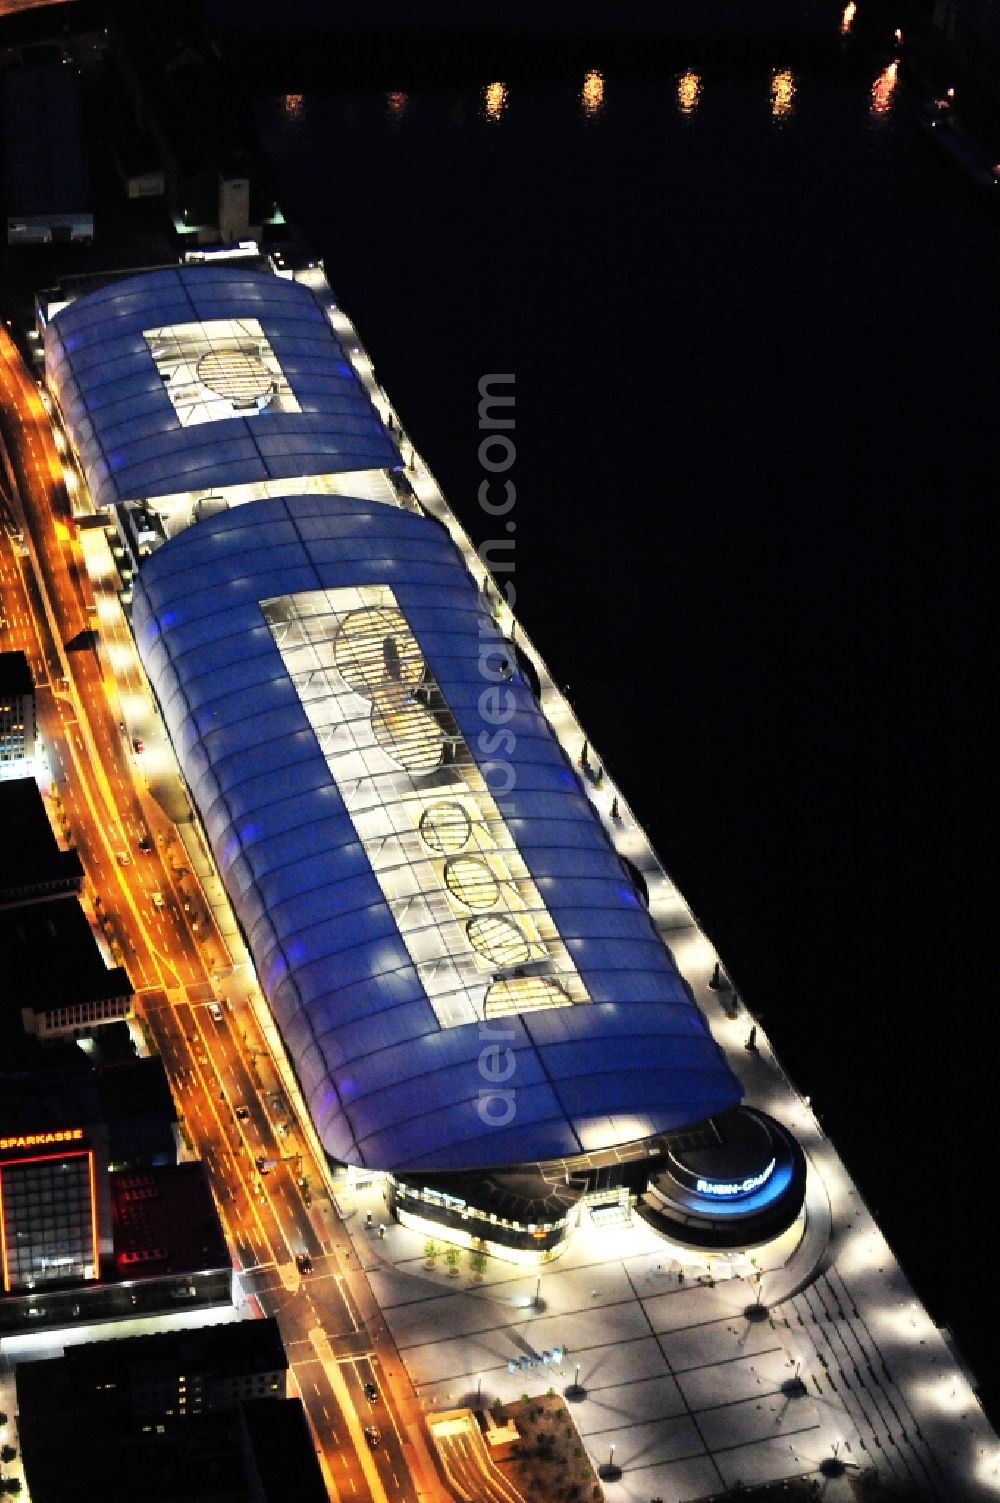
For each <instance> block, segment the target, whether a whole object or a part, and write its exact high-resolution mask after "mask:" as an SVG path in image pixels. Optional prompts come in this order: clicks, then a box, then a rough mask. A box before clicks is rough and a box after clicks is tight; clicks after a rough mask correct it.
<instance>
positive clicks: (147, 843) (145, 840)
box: [138, 835, 153, 852]
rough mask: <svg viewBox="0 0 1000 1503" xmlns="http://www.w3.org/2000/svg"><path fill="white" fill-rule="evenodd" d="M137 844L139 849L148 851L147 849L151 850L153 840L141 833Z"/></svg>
mask: <svg viewBox="0 0 1000 1503" xmlns="http://www.w3.org/2000/svg"><path fill="white" fill-rule="evenodd" d="M138 845H139V849H140V851H147V852H148V851H151V850H152V849H153V842H152V841H151V840H150V838H149V836H148V835H143V836H142V838H141V839H140V840H139V842H138Z"/></svg>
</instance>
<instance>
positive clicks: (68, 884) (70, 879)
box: [0, 653, 83, 907]
mask: <svg viewBox="0 0 1000 1503" xmlns="http://www.w3.org/2000/svg"><path fill="white" fill-rule="evenodd" d="M18 656H20V654H18V653H2V654H0V662H2V659H3V658H8V657H18ZM0 829H2V830H3V832H4V838H3V840H0V907H6V906H7V905H8V904H10V903H27V902H32V901H35V900H37V899H38V898H44V897H46V896H48V895H49V890H50V889H51V888H53V887H56V888H61V889H63V890H66V891H68V890H70V889H71V888H72V889H75V890H76V891H77V892H78V891H79V890H80V886H81V883H82V882H83V865H82V863H81V861H80V857H79V854H78V853H77V852H76V851H75V850H72V851H63V850H60V849H59V844H58V842H57V840H56V837H55V833H54V831H53V829H52V826H51V825H50V824H49V819H48V815H47V814H46V813H45V805H44V803H43V801H42V795H41V793H40V792H39V790H38V784H37V783H36V782H35V780H34V778H10V779H7V780H3V781H0Z"/></svg>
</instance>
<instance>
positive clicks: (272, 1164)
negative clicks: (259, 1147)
mask: <svg viewBox="0 0 1000 1503" xmlns="http://www.w3.org/2000/svg"><path fill="white" fill-rule="evenodd" d="M254 1163H255V1164H256V1165H257V1168H258V1169H259V1170H260V1172H261V1174H270V1172H271V1170H272V1169H276V1168H277V1167H278V1160H277V1159H269V1158H268V1157H267V1154H265V1153H259V1154H258V1155H257V1157H256V1158H255V1159H254Z"/></svg>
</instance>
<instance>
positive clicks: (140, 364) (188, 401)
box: [45, 262, 400, 507]
mask: <svg viewBox="0 0 1000 1503" xmlns="http://www.w3.org/2000/svg"><path fill="white" fill-rule="evenodd" d="M45 367H46V376H47V379H48V381H49V384H50V386H51V387H52V389H53V390H54V391H55V393H56V396H57V398H58V401H59V405H60V407H61V409H62V412H63V415H64V418H65V420H66V422H67V424H68V426H69V430H70V434H71V437H72V440H73V444H74V446H75V448H76V450H77V452H78V453H79V455H80V459H81V462H82V464H83V468H84V471H85V474H86V477H87V484H88V486H89V488H90V492H91V495H92V496H93V498H94V501H95V502H96V504H97V505H98V506H101V507H105V506H110V505H113V504H114V503H115V502H119V501H129V500H132V501H135V500H139V499H143V498H150V497H158V496H171V495H177V494H184V495H188V494H190V495H193V496H198V495H209V494H211V493H213V492H215V491H217V490H218V488H219V487H221V486H234V485H238V484H243V485H246V484H253V483H263V482H277V483H280V482H282V481H287V480H288V479H290V478H297V477H300V476H307V475H327V474H335V473H339V472H349V471H359V470H380V469H386V468H391V467H393V466H396V465H398V464H399V462H400V460H399V453H398V450H397V449H396V446H395V444H394V443H393V442H392V440H391V439H390V438H389V435H388V434H387V432H386V430H385V428H384V427H383V426H382V423H381V422H380V420H379V418H378V416H377V414H376V412H375V409H374V408H373V406H372V404H371V402H370V400H369V398H368V395H367V393H366V391H365V389H364V387H363V386H362V384H361V382H360V381H359V380H358V377H357V376H356V374H355V372H354V370H353V368H352V366H351V364H350V361H349V360H348V359H347V356H346V354H345V353H344V351H343V349H342V348H341V346H340V344H339V343H338V341H337V339H336V336H335V335H334V333H333V331H332V329H331V327H330V324H329V322H328V320H327V319H326V317H325V316H324V313H323V310H322V308H321V307H320V305H319V303H318V302H317V301H316V299H315V297H314V296H313V294H312V292H311V291H310V290H309V289H308V288H307V287H305V286H303V285H301V284H300V283H298V282H294V281H291V280H286V279H284V278H281V277H276V276H271V275H268V274H265V273H261V272H254V271H248V270H247V269H246V268H245V267H244V266H242V265H240V264H238V263H236V262H227V263H225V264H224V265H211V266H197V267H187V266H182V267H174V268H171V269H165V270H162V271H154V272H147V273H141V274H139V275H136V276H132V277H128V278H125V279H124V280H122V279H119V280H118V281H117V282H115V283H113V284H111V285H109V286H104V287H101V288H99V289H98V290H97V291H95V292H92V293H90V294H89V295H88V296H86V297H83V298H79V299H78V300H77V301H75V302H72V303H70V304H69V305H68V306H67V307H65V308H63V309H62V310H61V311H59V312H57V313H56V314H55V315H54V316H53V318H52V320H51V321H50V323H49V324H48V327H47V328H46V330H45Z"/></svg>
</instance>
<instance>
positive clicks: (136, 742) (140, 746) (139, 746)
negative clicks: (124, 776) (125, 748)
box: [132, 736, 146, 755]
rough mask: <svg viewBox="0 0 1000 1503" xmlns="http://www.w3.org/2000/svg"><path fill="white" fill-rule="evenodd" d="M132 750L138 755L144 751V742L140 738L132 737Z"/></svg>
mask: <svg viewBox="0 0 1000 1503" xmlns="http://www.w3.org/2000/svg"><path fill="white" fill-rule="evenodd" d="M132 750H133V751H135V752H138V753H139V754H140V755H141V754H142V753H143V752H144V751H145V750H146V743H145V741H143V739H142V737H141V736H134V737H133V739H132Z"/></svg>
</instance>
